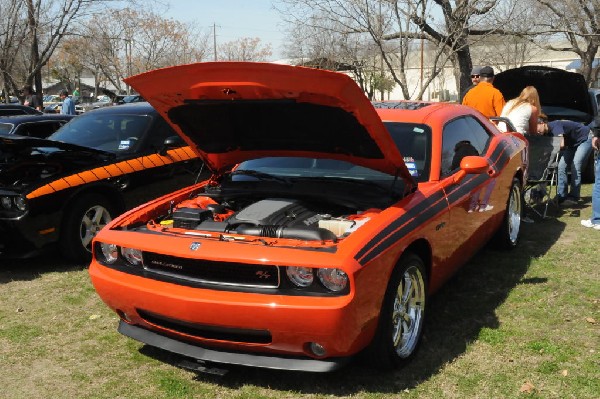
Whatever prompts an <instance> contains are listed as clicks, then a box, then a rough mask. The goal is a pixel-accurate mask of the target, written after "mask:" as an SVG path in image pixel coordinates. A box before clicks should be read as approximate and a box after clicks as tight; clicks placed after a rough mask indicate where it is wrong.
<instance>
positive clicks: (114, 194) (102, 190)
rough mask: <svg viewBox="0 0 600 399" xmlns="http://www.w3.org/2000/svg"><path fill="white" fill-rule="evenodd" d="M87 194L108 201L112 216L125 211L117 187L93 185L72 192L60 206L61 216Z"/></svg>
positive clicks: (120, 193)
mask: <svg viewBox="0 0 600 399" xmlns="http://www.w3.org/2000/svg"><path fill="white" fill-rule="evenodd" d="M88 194H91V195H100V196H102V197H104V198H106V200H107V201H109V203H110V204H111V206H112V207H113V209H114V211H115V215H114V216H117V215H120V214H121V213H123V212H125V210H126V205H125V198H124V197H123V193H122V192H121V191H120V190H119V189H118V188H117V187H115V186H113V185H111V184H94V185H88V186H86V187H84V188H82V189H80V190H77V191H76V192H74V193H73V194H72V195H71V196H70V197H69V198H68V199H67V200H66V201H65V203H64V204H63V205H62V214H63V215H66V213H67V212H68V210H69V209H70V208H71V207H72V206H73V203H75V202H76V201H78V200H79V199H80V198H82V197H83V196H85V195H88ZM62 219H63V220H61V229H62V224H63V223H64V217H63V218H62Z"/></svg>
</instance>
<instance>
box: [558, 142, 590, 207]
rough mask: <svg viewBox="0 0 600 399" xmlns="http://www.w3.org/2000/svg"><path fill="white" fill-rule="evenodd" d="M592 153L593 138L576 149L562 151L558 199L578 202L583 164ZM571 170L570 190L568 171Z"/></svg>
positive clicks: (559, 164) (559, 167)
mask: <svg viewBox="0 0 600 399" xmlns="http://www.w3.org/2000/svg"><path fill="white" fill-rule="evenodd" d="M591 151H592V137H591V136H590V137H589V138H588V139H587V140H586V141H584V142H583V143H581V144H579V145H578V146H577V147H574V148H571V147H570V148H565V149H563V150H562V151H561V157H560V161H559V162H558V198H560V199H561V200H563V199H565V198H566V197H567V196H568V197H569V198H573V199H576V200H578V199H579V197H580V192H581V170H582V168H583V162H584V161H585V160H586V159H587V157H588V155H589V154H590V152H591ZM569 167H570V168H571V187H570V189H569V178H568V176H567V169H568V168H569Z"/></svg>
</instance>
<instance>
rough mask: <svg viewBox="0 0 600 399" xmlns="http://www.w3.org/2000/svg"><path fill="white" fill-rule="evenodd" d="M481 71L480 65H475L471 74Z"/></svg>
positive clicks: (477, 73)
mask: <svg viewBox="0 0 600 399" xmlns="http://www.w3.org/2000/svg"><path fill="white" fill-rule="evenodd" d="M480 73H481V67H480V66H474V67H473V69H471V75H479V74H480Z"/></svg>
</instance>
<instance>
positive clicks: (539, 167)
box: [523, 135, 561, 219]
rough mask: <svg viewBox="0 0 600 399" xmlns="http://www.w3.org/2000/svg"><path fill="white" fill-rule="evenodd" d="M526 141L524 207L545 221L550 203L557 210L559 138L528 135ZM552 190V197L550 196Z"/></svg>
mask: <svg viewBox="0 0 600 399" xmlns="http://www.w3.org/2000/svg"><path fill="white" fill-rule="evenodd" d="M527 140H528V141H529V175H528V177H527V181H526V182H525V188H524V190H523V197H524V199H525V207H526V208H528V209H530V210H532V211H533V212H534V213H535V214H537V215H538V216H540V217H541V218H542V219H545V218H546V216H547V215H548V206H549V205H550V204H551V203H552V204H553V205H554V206H555V207H556V208H558V202H557V195H556V194H557V190H558V187H557V183H558V172H557V169H558V159H559V157H560V144H561V138H560V137H547V136H529V135H528V136H527ZM553 190H554V195H552V191H553ZM541 209H543V211H542V210H541Z"/></svg>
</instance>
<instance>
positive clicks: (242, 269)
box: [143, 252, 280, 288]
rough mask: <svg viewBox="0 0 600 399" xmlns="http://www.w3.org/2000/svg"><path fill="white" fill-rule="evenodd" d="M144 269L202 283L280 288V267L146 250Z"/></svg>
mask: <svg viewBox="0 0 600 399" xmlns="http://www.w3.org/2000/svg"><path fill="white" fill-rule="evenodd" d="M143 259H144V270H145V271H146V272H151V273H157V274H160V275H164V276H168V277H170V278H175V279H181V280H188V281H191V282H197V283H201V284H216V285H223V286H236V287H251V288H278V287H279V283H280V278H279V267H277V266H272V265H254V264H248V263H236V262H216V261H209V260H204V259H191V258H179V257H174V256H167V255H161V254H157V253H154V252H144V253H143Z"/></svg>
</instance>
